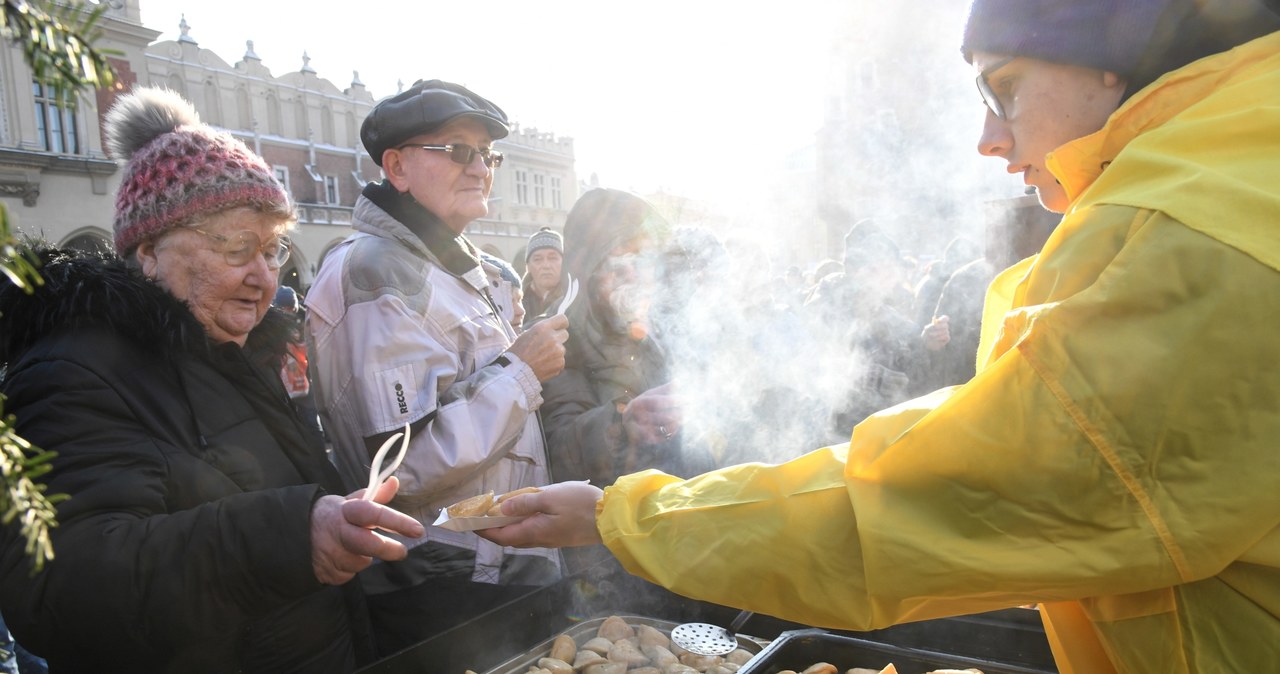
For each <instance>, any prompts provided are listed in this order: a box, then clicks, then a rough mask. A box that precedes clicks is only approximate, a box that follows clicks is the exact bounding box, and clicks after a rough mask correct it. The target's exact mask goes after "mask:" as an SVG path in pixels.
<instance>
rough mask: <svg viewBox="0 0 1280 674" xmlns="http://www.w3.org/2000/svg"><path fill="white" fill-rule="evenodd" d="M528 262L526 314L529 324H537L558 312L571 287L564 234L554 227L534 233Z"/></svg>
mask: <svg viewBox="0 0 1280 674" xmlns="http://www.w3.org/2000/svg"><path fill="white" fill-rule="evenodd" d="M524 263H525V267H526V268H527V271H525V274H524V313H525V317H526V320H527V322H528V325H533V324H534V323H537V322H538V321H540V320H542V319H543V318H546V317H547V316H548V315H550V314H551V312H553V311H555V310H556V308H558V307H559V306H560V301H561V300H562V299H564V295H565V292H566V291H567V290H568V287H569V278H568V277H567V276H566V272H565V270H564V237H562V236H561V235H560V232H557V231H556V230H554V229H551V228H550V227H543V228H542V229H539V230H538V231H537V232H534V234H533V236H531V237H529V245H528V246H527V247H526V248H525V254H524Z"/></svg>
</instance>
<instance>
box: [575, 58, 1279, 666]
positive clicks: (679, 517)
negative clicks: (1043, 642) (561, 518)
mask: <svg viewBox="0 0 1280 674" xmlns="http://www.w3.org/2000/svg"><path fill="white" fill-rule="evenodd" d="M1049 164H1050V167H1051V169H1052V170H1053V171H1054V173H1055V174H1056V175H1057V176H1058V177H1059V179H1060V180H1061V182H1062V184H1063V185H1064V186H1066V188H1067V191H1068V194H1069V195H1070V196H1071V197H1072V205H1071V208H1070V210H1069V211H1068V213H1066V215H1065V216H1064V218H1063V220H1062V223H1061V225H1060V226H1059V227H1058V229H1057V230H1056V231H1055V232H1054V234H1053V235H1052V237H1051V238H1050V239H1049V241H1048V242H1047V243H1046V245H1045V247H1044V249H1043V251H1042V252H1041V253H1040V254H1039V255H1038V256H1037V257H1035V258H1032V259H1029V260H1026V261H1024V262H1023V263H1021V264H1019V265H1016V266H1015V267H1013V268H1011V269H1009V270H1007V271H1006V272H1004V273H1003V274H1002V275H1001V276H1000V277H999V278H997V279H996V281H995V282H994V283H993V284H992V287H991V290H990V292H989V294H988V298H987V307H986V313H985V317H984V318H985V320H984V326H983V328H984V334H983V340H982V345H981V347H980V350H979V373H978V375H977V376H976V377H975V378H974V379H973V380H972V381H971V382H970V383H968V384H966V385H964V386H960V387H954V388H951V389H944V390H942V391H938V392H936V393H933V394H931V395H929V396H926V397H923V398H920V399H917V400H913V401H910V402H907V403H904V404H902V405H899V406H897V407H894V408H891V409H889V410H885V411H884V412H882V413H880V414H878V415H876V416H874V417H872V418H870V419H868V420H867V421H865V422H863V423H862V424H860V425H859V426H858V427H857V428H856V429H854V432H853V437H852V440H851V442H850V444H849V446H848V447H847V448H846V447H843V446H841V447H828V448H825V449H820V450H817V451H815V452H812V453H810V454H807V455H805V456H803V457H800V458H798V459H795V460H793V461H791V462H789V463H785V464H781V465H777V466H770V465H763V464H748V465H743V466H736V467H732V468H726V469H723V470H720V471H716V472H713V473H709V474H706V475H702V476H700V477H697V478H694V479H692V480H687V481H682V480H678V479H676V478H672V477H670V476H667V475H663V474H661V473H657V472H653V471H650V472H645V473H639V474H635V475H629V476H626V477H624V478H622V479H620V480H619V481H618V482H617V483H616V484H615V485H614V486H612V487H610V488H608V489H607V490H605V498H604V500H603V501H602V502H601V505H600V512H599V516H598V526H599V530H600V533H601V535H602V536H603V538H604V540H605V543H606V544H607V545H608V546H609V548H610V550H612V551H613V553H614V555H616V556H617V557H618V558H619V559H620V560H621V561H622V563H623V564H624V565H625V566H626V568H627V569H629V570H630V571H632V572H633V573H636V574H638V575H641V576H643V577H646V578H648V579H650V580H653V581H654V582H657V583H659V584H661V585H664V586H666V587H669V588H671V589H673V590H674V591H676V592H679V593H682V594H686V595H690V596H695V597H698V598H701V599H706V600H710V601H715V602H719V603H722V604H728V605H733V606H739V607H745V608H750V609H754V610H756V611H760V612H764V613H768V614H772V615H776V616H780V617H784V618H788V619H792V620H796V621H799V622H803V623H806V624H811V625H818V626H826V627H835V628H845V629H855V630H865V629H872V628H878V627H884V626H887V625H891V624H894V623H900V622H906V621H914V620H923V619H929V618H937V617H941V616H948V615H957V614H966V613H974V612H980V611H985V610H991V609H997V608H1005V607H1010V606H1016V605H1021V604H1027V603H1040V604H1041V611H1042V615H1043V617H1044V621H1045V625H1046V631H1047V633H1048V634H1049V639H1050V643H1051V644H1052V645H1053V647H1054V651H1055V655H1056V657H1057V660H1058V664H1059V667H1060V668H1061V669H1062V671H1063V672H1068V673H1076V674H1085V673H1089V674H1093V673H1097V672H1108V671H1118V672H1133V673H1142V674H1150V673H1160V674H1170V673H1177V672H1262V671H1278V669H1280V664H1278V663H1280V273H1278V270H1280V33H1276V34H1272V35H1270V36H1267V37H1263V38H1260V39H1258V40H1255V41H1253V42H1250V43H1247V44H1245V45H1243V46H1241V47H1239V48H1237V49H1235V50H1232V51H1230V52H1226V53H1223V54H1218V55H1214V56H1212V57H1209V58H1206V59H1203V60H1201V61H1198V62H1196V63H1193V64H1191V65H1188V66H1186V67H1184V68H1182V69H1180V70H1177V71H1175V72H1172V73H1169V74H1168V75H1166V76H1165V77H1163V78H1162V79H1161V80H1160V81H1158V82H1157V83H1155V84H1153V85H1151V86H1150V87H1148V88H1146V89H1145V90H1144V91H1143V92H1140V93H1139V94H1138V95H1136V96H1135V97H1134V98H1132V99H1130V100H1129V101H1127V102H1126V103H1125V105H1124V106H1122V107H1121V109H1120V110H1118V111H1117V112H1116V113H1115V114H1113V115H1112V117H1111V119H1110V120H1109V121H1108V123H1107V126H1106V127H1105V128H1103V129H1102V130H1101V131H1099V132H1097V133H1095V134H1093V135H1090V136H1088V137H1085V138H1082V139H1079V140H1076V141H1074V142H1072V143H1069V144H1067V145H1065V146H1063V147H1061V148H1059V149H1058V150H1056V151H1055V152H1054V153H1053V155H1051V156H1050V160H1049Z"/></svg>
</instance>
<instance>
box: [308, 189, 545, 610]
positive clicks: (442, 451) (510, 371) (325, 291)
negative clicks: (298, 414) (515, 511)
mask: <svg viewBox="0 0 1280 674" xmlns="http://www.w3.org/2000/svg"><path fill="white" fill-rule="evenodd" d="M353 220H354V222H353V226H354V227H355V229H356V233H355V234H352V235H351V236H350V237H348V238H347V239H346V240H345V241H343V242H342V243H340V244H339V245H337V246H336V247H334V249H333V250H332V251H330V252H329V254H328V256H326V258H325V261H324V264H323V266H322V267H321V269H320V272H319V274H318V275H317V276H316V282H315V284H314V285H313V286H312V288H311V290H310V292H309V293H308V294H307V300H306V304H307V310H308V313H307V331H308V334H309V338H310V340H311V348H312V353H313V357H314V359H315V379H316V383H317V389H318V397H317V402H318V404H319V406H320V409H321V412H322V413H323V415H324V418H325V430H326V431H327V432H328V434H329V437H330V439H331V440H332V442H333V445H334V460H335V463H336V464H337V466H338V470H339V472H340V473H341V474H342V476H343V479H344V480H345V481H346V483H347V486H348V488H350V489H357V488H360V487H364V486H366V485H367V483H368V480H369V464H370V462H371V457H372V452H371V451H370V449H369V445H370V444H373V443H375V442H376V441H377V440H379V439H380V438H381V437H384V436H386V435H388V434H390V433H395V432H399V431H401V430H403V428H404V426H405V424H412V425H413V426H412V428H413V432H412V441H411V443H410V447H409V451H408V454H407V455H406V457H405V460H404V463H403V465H401V467H400V469H399V470H398V471H397V472H396V475H397V476H398V477H399V479H400V492H399V495H398V496H397V497H396V500H395V501H394V502H393V504H392V505H393V506H394V507H396V508H397V509H399V510H401V511H403V512H405V513H407V514H409V515H412V516H414V517H416V518H418V520H419V521H421V522H422V523H423V524H425V525H428V526H427V533H426V536H425V537H423V538H422V539H419V540H417V541H408V542H407V543H408V544H409V545H417V544H420V543H424V542H426V541H428V540H430V541H436V542H440V543H445V544H448V545H453V546H456V547H460V548H465V549H470V550H474V551H475V553H476V568H475V570H474V573H473V575H472V579H473V580H475V581H477V582H488V583H501V582H502V578H501V574H500V570H501V568H502V564H503V557H504V555H534V556H541V557H545V558H547V559H549V560H551V561H552V562H553V563H555V562H556V561H557V560H558V558H559V555H558V554H557V553H555V552H554V551H549V550H544V549H531V550H516V549H513V548H506V549H503V548H501V547H499V546H497V545H495V544H493V543H490V542H488V541H486V540H484V539H481V538H480V537H478V536H476V535H475V534H473V533H462V532H455V531H449V530H446V529H442V528H439V527H433V526H429V525H430V524H431V523H432V522H434V521H435V519H436V517H437V515H438V514H439V511H440V510H441V509H442V508H443V507H444V506H446V505H449V504H451V503H454V502H456V501H459V500H461V499H463V498H466V497H469V496H473V495H475V494H480V493H483V492H485V491H489V490H492V491H494V492H495V493H502V492H506V491H510V490H513V489H518V488H521V487H527V486H536V485H545V484H547V483H548V482H549V481H550V475H549V473H548V469H547V457H546V450H545V447H544V443H543V438H542V432H541V429H540V427H539V423H538V415H537V413H536V411H537V409H538V407H539V406H540V405H541V404H542V394H541V391H542V387H541V384H540V383H539V382H538V380H537V378H536V377H535V376H534V374H533V370H532V369H531V368H530V367H529V366H528V365H527V364H525V363H524V362H522V361H520V360H519V358H517V357H515V356H514V355H511V354H507V355H506V358H507V359H508V360H509V361H510V362H509V363H507V364H505V365H504V364H499V363H495V362H494V361H495V359H497V358H498V357H499V356H500V355H503V352H504V351H505V350H506V349H507V347H509V346H510V345H511V343H512V342H513V341H514V339H515V334H514V332H513V331H512V329H511V326H510V325H509V324H508V323H507V321H506V320H504V319H502V318H501V317H499V316H497V315H495V314H494V312H493V309H492V308H491V306H490V304H489V302H488V301H487V300H486V298H485V296H484V294H483V289H484V288H485V287H486V286H487V285H488V280H487V279H486V278H485V277H484V274H483V273H482V272H481V271H480V270H479V269H477V270H475V271H476V273H475V274H474V276H476V278H464V277H460V276H455V275H453V274H452V273H450V272H449V271H448V270H446V269H445V268H444V267H443V266H442V265H441V263H440V261H439V260H438V259H437V258H436V257H435V256H434V255H433V254H432V253H431V251H430V250H429V249H428V248H427V246H426V245H425V244H424V243H423V242H422V241H421V240H420V239H419V238H418V237H417V236H416V235H415V234H414V233H413V232H411V231H410V230H409V229H408V228H407V227H406V226H405V225H404V224H402V223H400V222H399V221H397V220H396V219H394V218H393V217H392V216H391V215H389V214H388V213H387V212H386V211H384V210H383V209H381V208H379V207H378V206H377V205H376V204H374V203H373V202H372V201H370V200H369V199H367V198H366V197H364V196H361V197H360V198H359V200H357V201H356V205H355V212H354V218H353ZM377 444H380V443H377ZM373 449H375V450H376V445H375V446H374V447H373ZM393 455H394V454H393ZM389 461H390V460H389V459H388V462H389ZM375 591H376V590H375Z"/></svg>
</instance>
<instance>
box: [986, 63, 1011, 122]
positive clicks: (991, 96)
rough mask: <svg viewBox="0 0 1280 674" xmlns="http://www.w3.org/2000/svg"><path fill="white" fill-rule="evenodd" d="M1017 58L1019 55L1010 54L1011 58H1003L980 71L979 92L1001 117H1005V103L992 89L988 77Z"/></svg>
mask: <svg viewBox="0 0 1280 674" xmlns="http://www.w3.org/2000/svg"><path fill="white" fill-rule="evenodd" d="M1016 58H1018V57H1016V56H1010V57H1009V58H1006V59H1001V60H999V61H996V62H995V63H992V64H991V65H989V66H987V67H986V68H983V69H982V72H980V73H978V78H977V83H978V93H979V94H981V95H982V102H983V103H986V104H987V107H988V108H990V109H991V112H992V113H993V114H995V116H996V117H997V118H999V119H1005V116H1004V115H1005V111H1004V104H1003V103H1001V102H1000V97H999V96H997V95H996V92H994V91H992V90H991V84H990V83H988V82H987V78H988V77H990V76H991V74H992V73H994V72H995V71H997V70H999V69H1001V68H1003V67H1005V66H1007V65H1009V62H1010V61H1012V60H1014V59H1016Z"/></svg>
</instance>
